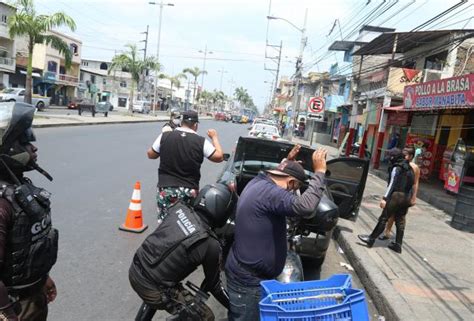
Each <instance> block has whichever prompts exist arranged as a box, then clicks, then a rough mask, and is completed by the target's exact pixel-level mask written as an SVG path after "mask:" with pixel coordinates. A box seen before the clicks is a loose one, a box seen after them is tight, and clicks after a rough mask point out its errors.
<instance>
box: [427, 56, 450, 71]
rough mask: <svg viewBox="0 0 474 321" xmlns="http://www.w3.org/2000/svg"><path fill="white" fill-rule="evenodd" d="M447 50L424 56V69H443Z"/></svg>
mask: <svg viewBox="0 0 474 321" xmlns="http://www.w3.org/2000/svg"><path fill="white" fill-rule="evenodd" d="M447 58H448V52H447V51H443V52H440V53H437V54H435V55H432V56H429V57H426V58H425V69H434V70H443V68H444V66H445V65H446V59H447Z"/></svg>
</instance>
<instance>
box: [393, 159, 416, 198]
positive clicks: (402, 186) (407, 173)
mask: <svg viewBox="0 0 474 321" xmlns="http://www.w3.org/2000/svg"><path fill="white" fill-rule="evenodd" d="M393 167H394V168H398V169H399V174H398V176H397V178H396V180H395V182H394V186H393V191H394V192H402V193H405V194H410V193H411V192H412V189H413V184H414V183H415V173H414V172H413V169H412V168H411V166H410V164H409V163H408V161H403V162H400V163H396V164H394V166H393Z"/></svg>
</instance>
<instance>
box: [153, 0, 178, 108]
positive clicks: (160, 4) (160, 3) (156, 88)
mask: <svg viewBox="0 0 474 321" xmlns="http://www.w3.org/2000/svg"><path fill="white" fill-rule="evenodd" d="M148 3H149V4H151V5H155V6H160V18H159V19H160V20H159V21H158V39H157V40H158V42H157V44H156V61H157V62H160V40H161V22H162V21H163V7H164V6H168V7H174V4H173V3H163V0H161V2H155V1H150V2H148ZM155 73H156V74H155V90H154V102H153V115H156V114H155V106H156V104H157V102H158V71H155Z"/></svg>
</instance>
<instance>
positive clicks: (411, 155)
mask: <svg viewBox="0 0 474 321" xmlns="http://www.w3.org/2000/svg"><path fill="white" fill-rule="evenodd" d="M403 155H404V156H405V159H406V160H407V161H408V162H409V163H410V166H411V168H412V170H413V173H414V174H415V182H414V184H413V192H412V196H411V199H410V206H414V205H415V204H416V195H417V194H418V186H419V182H420V168H419V167H418V165H417V164H416V163H415V155H416V153H415V149H414V148H413V147H406V148H404V149H403ZM394 222H395V217H394V216H390V218H389V219H388V222H387V227H386V228H385V231H384V234H383V235H382V236H380V237H379V239H380V240H388V239H390V235H391V230H392V226H393V223H394Z"/></svg>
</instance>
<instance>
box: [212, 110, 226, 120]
mask: <svg viewBox="0 0 474 321" xmlns="http://www.w3.org/2000/svg"><path fill="white" fill-rule="evenodd" d="M214 119H215V120H222V121H226V116H225V114H224V113H222V112H217V113H215V115H214Z"/></svg>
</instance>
